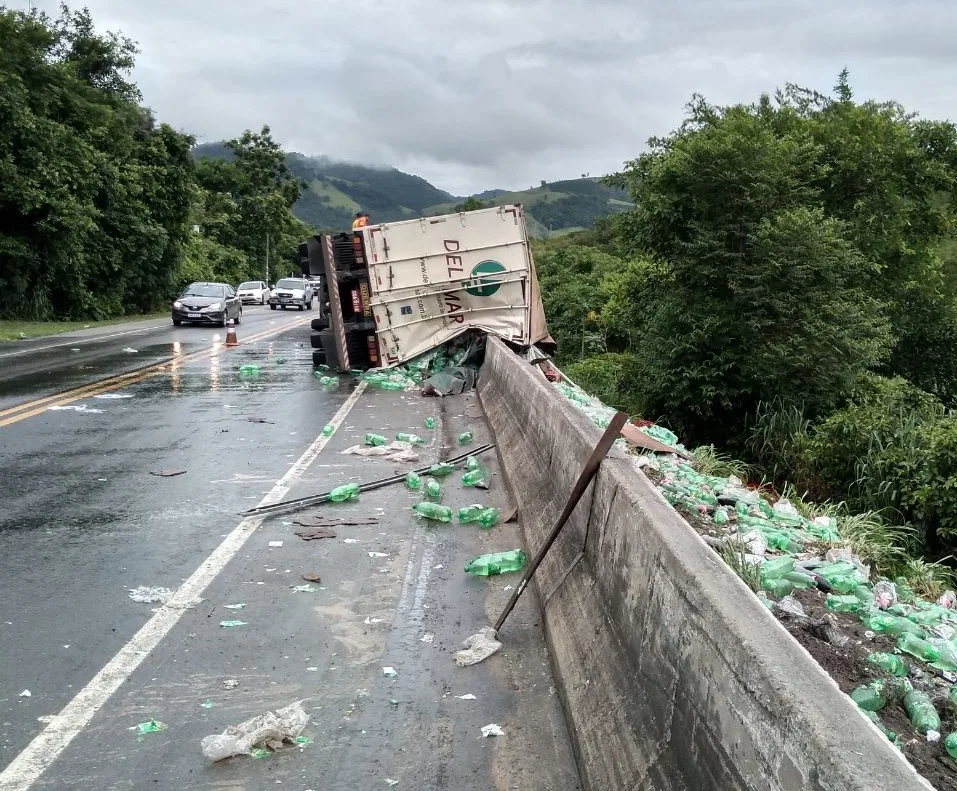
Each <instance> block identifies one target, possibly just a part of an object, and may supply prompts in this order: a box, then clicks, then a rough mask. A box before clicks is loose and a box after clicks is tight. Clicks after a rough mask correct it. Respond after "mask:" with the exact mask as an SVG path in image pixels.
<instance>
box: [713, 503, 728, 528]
mask: <svg viewBox="0 0 957 791" xmlns="http://www.w3.org/2000/svg"><path fill="white" fill-rule="evenodd" d="M711 521H713V522H714V523H715V524H716V525H718V526H719V527H723V526H724V525H726V524H728V522H730V521H731V519H730V517H729V516H728V511H727V509H726V508H716V509H715V511H714V516H712V517H711Z"/></svg>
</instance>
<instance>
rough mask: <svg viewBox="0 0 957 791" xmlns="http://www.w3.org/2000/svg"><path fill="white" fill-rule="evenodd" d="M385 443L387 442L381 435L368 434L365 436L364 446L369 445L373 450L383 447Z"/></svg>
mask: <svg viewBox="0 0 957 791" xmlns="http://www.w3.org/2000/svg"><path fill="white" fill-rule="evenodd" d="M386 442H388V440H387V439H386V438H385V437H383V436H382V435H381V434H373V433H371V432H370V433H368V434H366V436H365V443H366V445H371V446H372V447H374V448H377V447H379V446H381V445H385V443H386Z"/></svg>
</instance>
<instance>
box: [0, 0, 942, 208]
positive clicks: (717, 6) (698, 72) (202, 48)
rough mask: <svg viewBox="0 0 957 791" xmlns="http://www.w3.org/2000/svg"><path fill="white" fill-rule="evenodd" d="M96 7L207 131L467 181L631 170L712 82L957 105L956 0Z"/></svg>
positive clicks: (149, 98) (210, 136)
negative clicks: (845, 73)
mask: <svg viewBox="0 0 957 791" xmlns="http://www.w3.org/2000/svg"><path fill="white" fill-rule="evenodd" d="M6 2H7V4H8V5H9V6H12V7H16V6H17V5H22V6H23V7H26V5H27V0H6ZM35 4H36V5H38V6H39V7H41V8H44V9H46V10H48V11H51V12H53V11H55V7H56V3H55V2H51V0H39V2H35ZM77 5H79V4H77ZM86 5H87V6H88V7H89V8H90V11H91V12H92V14H93V18H94V20H95V22H96V23H97V26H98V28H100V29H112V30H119V31H121V32H123V33H124V34H125V35H127V36H129V37H130V38H132V39H134V40H135V41H137V42H138V43H139V46H140V49H141V50H142V52H141V54H140V56H139V59H138V65H137V68H136V73H135V77H136V80H137V82H138V83H139V85H140V88H141V90H142V92H143V97H144V101H145V103H146V104H147V105H149V106H150V107H151V108H153V110H154V111H155V113H156V115H157V116H158V118H159V119H160V120H163V121H166V122H168V123H170V124H172V125H173V126H175V127H177V128H179V129H182V130H185V131H189V132H191V133H192V134H194V135H196V136H197V138H198V139H199V140H200V141H211V140H219V139H224V138H229V137H234V136H236V135H238V134H239V133H241V132H242V130H243V129H246V128H255V129H258V128H259V127H260V126H261V125H262V124H264V123H268V124H269V125H270V126H271V127H272V129H273V133H274V135H275V137H276V138H277V139H278V140H279V141H280V142H281V143H282V145H283V146H284V147H285V148H286V149H287V150H294V151H300V152H302V153H305V154H326V155H328V156H330V157H333V158H336V159H344V160H349V161H358V162H365V163H376V164H386V165H394V166H395V167H398V168H399V169H400V170H404V171H407V172H411V173H415V174H418V175H420V176H423V177H424V178H426V179H428V180H429V181H431V182H432V183H433V184H435V185H436V186H439V187H441V188H443V189H447V190H449V191H450V192H453V193H455V194H460V195H466V194H470V193H474V192H479V191H481V190H484V189H489V188H492V187H504V188H519V189H522V188H525V187H528V186H530V185H532V184H537V183H538V182H539V181H540V180H541V179H548V180H554V179H559V178H567V177H575V176H578V175H580V174H581V173H584V172H588V173H591V174H592V175H599V174H604V173H608V172H611V171H615V170H617V169H619V168H620V166H621V164H622V162H623V161H624V160H627V159H630V158H632V157H634V156H635V155H636V154H638V153H639V152H640V151H641V150H642V149H643V148H644V146H645V141H646V140H647V139H648V137H649V136H651V135H655V134H661V133H665V132H667V131H669V130H671V129H673V128H674V127H675V126H676V125H677V124H678V123H679V122H680V119H681V116H682V112H683V106H684V104H685V103H686V102H687V101H688V99H689V98H690V96H691V94H692V93H694V92H696V91H697V92H699V93H703V94H704V95H705V96H706V97H707V98H708V99H709V100H710V101H713V102H715V103H729V102H737V101H752V100H754V99H756V98H757V97H758V95H759V94H760V93H761V92H762V91H769V92H770V91H773V90H774V88H775V87H777V86H780V85H783V84H784V83H785V82H796V83H798V84H802V85H807V86H809V87H814V88H817V89H819V90H825V91H827V90H830V88H831V87H832V86H833V85H834V82H835V78H836V75H837V73H838V72H839V71H840V70H841V68H842V67H844V66H845V65H847V67H848V68H849V69H850V70H851V80H852V86H853V88H854V90H855V94H856V95H857V96H858V97H873V98H879V99H891V98H893V99H897V100H899V101H901V102H902V103H903V104H904V105H905V106H906V107H908V109H912V110H916V111H918V112H919V113H920V114H921V115H922V116H925V117H930V118H954V116H955V115H957V112H955V111H954V108H953V99H952V97H953V96H954V91H953V85H954V84H955V83H957V48H955V47H954V45H953V34H954V31H955V30H957V3H955V2H953V0H512V1H511V2H499V0H348V1H345V0H339V1H338V2H330V1H329V0H307V1H306V2H302V1H301V0H298V1H297V0H255V2H248V0H87V2H86Z"/></svg>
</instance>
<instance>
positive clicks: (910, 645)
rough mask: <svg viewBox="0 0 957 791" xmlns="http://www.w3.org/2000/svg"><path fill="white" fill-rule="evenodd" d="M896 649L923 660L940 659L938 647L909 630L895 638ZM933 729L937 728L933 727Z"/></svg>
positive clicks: (932, 660)
mask: <svg viewBox="0 0 957 791" xmlns="http://www.w3.org/2000/svg"><path fill="white" fill-rule="evenodd" d="M897 650H898V651H903V652H904V653H905V654H910V655H911V656H914V657H917V658H918V659H923V660H924V661H925V662H936V661H937V660H938V659H940V649H938V648H937V647H936V646H935V645H933V644H932V643H929V642H927V641H926V640H922V639H921V638H920V637H917V635H913V634H910V633H909V632H905V633H904V634H902V635H901V636H900V637H898V638H897ZM934 730H938V729H937V728H934Z"/></svg>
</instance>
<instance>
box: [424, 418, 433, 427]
mask: <svg viewBox="0 0 957 791" xmlns="http://www.w3.org/2000/svg"><path fill="white" fill-rule="evenodd" d="M425 427H426V428H427V429H433V428H435V418H434V417H431V416H430V417H427V418H426V419H425Z"/></svg>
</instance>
